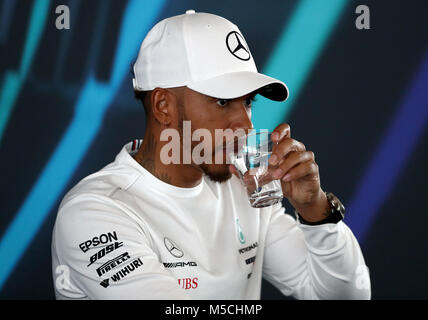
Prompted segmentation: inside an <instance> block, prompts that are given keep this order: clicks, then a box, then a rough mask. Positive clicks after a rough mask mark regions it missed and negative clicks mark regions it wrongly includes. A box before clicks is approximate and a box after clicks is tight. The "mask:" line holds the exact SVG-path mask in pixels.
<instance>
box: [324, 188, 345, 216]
mask: <svg viewBox="0 0 428 320" xmlns="http://www.w3.org/2000/svg"><path fill="white" fill-rule="evenodd" d="M326 194H327V199H328V201H330V204H331V206H332V207H333V210H334V211H336V212H337V213H339V214H340V215H341V216H342V219H343V218H344V216H345V206H344V205H343V204H342V202H340V200H339V199H338V198H337V197H336V196H335V195H334V194H332V193H331V192H327V193H326Z"/></svg>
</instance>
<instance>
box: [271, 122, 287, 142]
mask: <svg viewBox="0 0 428 320" xmlns="http://www.w3.org/2000/svg"><path fill="white" fill-rule="evenodd" d="M270 137H271V139H272V141H273V142H279V141H281V140H282V139H283V138H284V137H289V138H290V137H291V129H290V126H289V125H288V124H287V123H282V124H280V125H279V126H277V127H276V128H275V130H273V131H272V135H271V136H270Z"/></svg>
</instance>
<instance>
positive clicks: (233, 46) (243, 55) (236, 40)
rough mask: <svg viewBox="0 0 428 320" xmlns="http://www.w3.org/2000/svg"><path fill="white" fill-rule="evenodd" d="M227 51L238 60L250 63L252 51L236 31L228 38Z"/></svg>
mask: <svg viewBox="0 0 428 320" xmlns="http://www.w3.org/2000/svg"><path fill="white" fill-rule="evenodd" d="M226 45H227V49H229V51H230V53H231V54H233V55H234V56H235V57H236V58H238V59H239V60H243V61H248V60H250V58H251V54H250V49H249V48H248V46H247V43H246V42H245V39H244V37H243V36H242V35H241V34H239V33H238V32H236V31H232V32H230V33H229V34H228V35H227V37H226Z"/></svg>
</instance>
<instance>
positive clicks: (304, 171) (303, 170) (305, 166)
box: [282, 160, 319, 182]
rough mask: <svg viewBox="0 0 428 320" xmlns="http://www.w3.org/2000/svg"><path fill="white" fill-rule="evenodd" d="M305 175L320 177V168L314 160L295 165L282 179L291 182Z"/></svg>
mask: <svg viewBox="0 0 428 320" xmlns="http://www.w3.org/2000/svg"><path fill="white" fill-rule="evenodd" d="M303 177H313V178H316V179H319V168H318V165H317V164H316V163H315V162H314V161H312V160H309V161H306V162H303V163H300V164H299V165H297V166H295V167H294V168H292V169H291V170H290V171H288V173H287V174H286V175H285V176H284V177H283V178H282V181H283V182H290V181H294V180H298V179H301V178H303Z"/></svg>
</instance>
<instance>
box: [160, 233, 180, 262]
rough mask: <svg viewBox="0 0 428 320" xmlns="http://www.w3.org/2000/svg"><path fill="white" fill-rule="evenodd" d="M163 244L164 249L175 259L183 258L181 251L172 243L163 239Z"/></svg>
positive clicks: (167, 239)
mask: <svg viewBox="0 0 428 320" xmlns="http://www.w3.org/2000/svg"><path fill="white" fill-rule="evenodd" d="M163 242H164V244H165V248H166V249H167V250H168V251H169V253H171V254H172V255H173V256H174V257H176V258H181V257H182V256H184V253H183V251H182V250H181V249H180V248H179V247H178V246H177V245H176V244H175V242H174V241H172V240H171V239H169V238H167V237H165V238H163Z"/></svg>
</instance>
